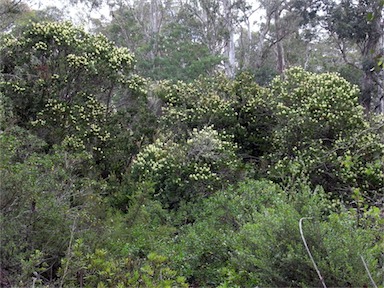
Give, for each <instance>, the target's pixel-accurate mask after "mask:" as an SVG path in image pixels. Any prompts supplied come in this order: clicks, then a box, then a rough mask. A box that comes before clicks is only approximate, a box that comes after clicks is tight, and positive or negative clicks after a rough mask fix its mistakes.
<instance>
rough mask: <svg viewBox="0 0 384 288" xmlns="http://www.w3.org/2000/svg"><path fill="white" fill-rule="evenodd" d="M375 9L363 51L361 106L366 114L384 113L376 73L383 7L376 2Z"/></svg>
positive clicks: (378, 74) (377, 74) (381, 34)
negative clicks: (373, 112) (372, 112)
mask: <svg viewBox="0 0 384 288" xmlns="http://www.w3.org/2000/svg"><path fill="white" fill-rule="evenodd" d="M372 5H373V8H374V13H373V15H374V17H373V19H372V28H373V29H372V32H371V33H370V34H369V35H368V36H367V40H366V42H365V45H364V46H363V49H362V67H363V72H364V76H363V79H362V89H361V90H362V91H361V104H362V105H363V106H364V108H365V110H366V112H367V113H368V112H370V111H372V110H376V111H377V112H383V111H382V110H381V99H382V96H383V95H381V94H380V91H381V90H380V87H379V86H380V84H381V83H380V82H381V81H380V80H381V79H379V77H380V73H378V72H376V71H375V67H376V65H377V63H376V62H377V59H376V56H377V55H379V54H380V49H382V48H384V47H379V46H380V42H381V40H382V38H383V34H384V33H383V26H382V23H381V21H382V6H381V5H380V4H379V2H378V1H376V3H375V4H372Z"/></svg>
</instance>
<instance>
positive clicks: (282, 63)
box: [275, 10, 285, 75]
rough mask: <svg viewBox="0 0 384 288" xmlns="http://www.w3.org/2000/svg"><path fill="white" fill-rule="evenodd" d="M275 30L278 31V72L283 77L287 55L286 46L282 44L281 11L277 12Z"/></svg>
mask: <svg viewBox="0 0 384 288" xmlns="http://www.w3.org/2000/svg"><path fill="white" fill-rule="evenodd" d="M275 29H276V41H277V42H276V54H277V71H278V73H279V74H280V75H283V73H284V70H285V55H284V46H283V42H282V33H281V27H280V11H279V10H276V11H275Z"/></svg>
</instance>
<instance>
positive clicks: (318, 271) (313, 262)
mask: <svg viewBox="0 0 384 288" xmlns="http://www.w3.org/2000/svg"><path fill="white" fill-rule="evenodd" d="M304 219H312V217H303V218H301V219H300V221H299V229H300V235H301V239H303V242H304V246H305V249H306V250H307V252H308V255H309V258H311V261H312V264H313V266H314V267H315V270H316V272H317V275H318V276H319V279H320V281H321V284H323V287H324V288H327V286H326V285H325V282H324V278H323V276H321V273H320V270H319V268H317V265H316V262H315V260H314V259H313V257H312V254H311V251H310V250H309V247H308V244H307V241H306V240H305V237H304V233H303V227H302V225H303V220H304Z"/></svg>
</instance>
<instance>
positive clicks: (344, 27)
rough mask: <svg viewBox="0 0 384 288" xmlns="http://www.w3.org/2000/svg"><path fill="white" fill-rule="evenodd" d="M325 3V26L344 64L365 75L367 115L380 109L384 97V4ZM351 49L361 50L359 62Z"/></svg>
mask: <svg viewBox="0 0 384 288" xmlns="http://www.w3.org/2000/svg"><path fill="white" fill-rule="evenodd" d="M325 4H326V5H325V8H326V12H327V13H326V14H325V16H324V24H325V25H324V26H325V27H326V28H327V30H328V31H329V33H330V34H331V35H332V36H333V39H334V41H335V43H336V44H337V46H338V48H339V51H340V54H341V56H342V57H343V59H344V61H345V62H346V63H347V64H348V65H350V66H352V67H355V68H357V69H360V70H361V71H362V72H363V77H362V79H361V90H362V93H361V99H360V102H361V104H362V105H363V106H364V107H365V109H366V111H367V112H368V111H371V110H375V109H376V108H377V109H379V110H380V105H379V103H378V100H379V99H380V98H382V96H383V95H382V91H383V90H382V85H383V83H382V82H381V81H380V78H379V73H378V72H379V70H380V67H379V66H380V65H378V64H379V63H380V61H379V59H380V56H381V55H382V49H383V47H382V45H383V42H382V41H383V36H384V29H383V28H384V27H383V24H382V20H383V1H382V0H372V1H353V0H345V1H341V2H340V3H339V2H336V1H325ZM351 49H355V50H357V51H358V53H359V54H360V59H359V61H354V60H353V59H351V58H350V57H349V52H350V51H351ZM380 86H381V89H380ZM380 91H381V92H380ZM381 112H383V111H381Z"/></svg>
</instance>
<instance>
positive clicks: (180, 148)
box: [131, 127, 239, 207]
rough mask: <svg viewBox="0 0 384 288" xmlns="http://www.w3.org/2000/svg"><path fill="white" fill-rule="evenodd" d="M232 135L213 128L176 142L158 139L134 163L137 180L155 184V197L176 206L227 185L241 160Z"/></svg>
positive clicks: (205, 128)
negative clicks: (238, 157) (182, 201)
mask: <svg viewBox="0 0 384 288" xmlns="http://www.w3.org/2000/svg"><path fill="white" fill-rule="evenodd" d="M235 151H236V146H234V145H233V144H232V142H231V141H230V137H229V136H227V135H224V134H221V133H219V132H217V131H216V130H214V129H213V128H212V127H204V128H203V129H201V130H197V129H194V130H193V131H192V132H191V134H190V136H189V137H188V139H187V140H186V141H184V142H180V143H176V142H174V141H172V140H165V139H164V140H161V139H157V140H156V141H155V143H153V144H150V145H148V146H147V147H145V148H144V149H143V150H142V151H141V152H140V153H139V154H138V155H137V157H136V159H135V161H134V162H133V164H132V170H131V173H132V177H133V178H134V179H135V180H136V181H150V182H153V183H154V185H155V195H154V196H155V197H158V198H159V199H161V200H162V201H163V202H164V203H166V204H167V205H169V206H170V207H173V206H174V205H177V203H179V202H180V201H181V200H192V199H196V197H198V196H204V195H208V194H211V193H212V192H213V191H216V190H217V189H220V188H222V187H225V186H226V185H227V184H228V183H230V182H232V181H234V180H235V178H236V174H237V173H238V171H239V162H238V159H237V157H236V154H235Z"/></svg>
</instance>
